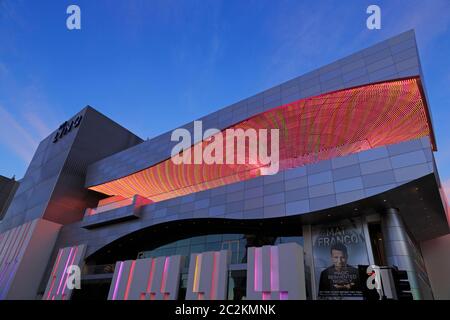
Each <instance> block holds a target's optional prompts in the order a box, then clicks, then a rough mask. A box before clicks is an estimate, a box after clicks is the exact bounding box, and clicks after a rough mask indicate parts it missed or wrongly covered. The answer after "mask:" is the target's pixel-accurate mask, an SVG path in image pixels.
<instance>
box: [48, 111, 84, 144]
mask: <svg viewBox="0 0 450 320" xmlns="http://www.w3.org/2000/svg"><path fill="white" fill-rule="evenodd" d="M81 119H83V116H82V115H79V116H78V117H76V118H75V119H73V120H71V121H66V122H64V123H63V124H62V125H60V126H59V129H58V132H56V135H55V138H54V139H53V143H56V142H58V141H59V140H60V139H61V138H63V137H64V136H65V135H66V134H68V133H69V132H70V131H72V129H74V128H77V127H78V126H79V125H80V123H81Z"/></svg>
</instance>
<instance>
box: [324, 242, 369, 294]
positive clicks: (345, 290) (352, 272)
mask: <svg viewBox="0 0 450 320" xmlns="http://www.w3.org/2000/svg"><path fill="white" fill-rule="evenodd" d="M330 257H331V262H332V263H333V265H331V266H330V267H328V268H326V269H325V270H323V271H322V272H321V274H320V283H319V295H320V296H352V295H360V294H361V287H360V284H359V275H358V269H357V268H355V267H352V266H350V265H348V264H347V260H348V252H347V247H346V246H345V245H344V244H342V243H337V244H335V245H333V246H332V247H331V250H330Z"/></svg>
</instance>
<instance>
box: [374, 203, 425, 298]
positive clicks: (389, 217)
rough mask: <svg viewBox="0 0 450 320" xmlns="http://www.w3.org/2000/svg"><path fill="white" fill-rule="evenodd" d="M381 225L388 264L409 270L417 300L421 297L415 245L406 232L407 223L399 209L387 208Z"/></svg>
mask: <svg viewBox="0 0 450 320" xmlns="http://www.w3.org/2000/svg"><path fill="white" fill-rule="evenodd" d="M381 227H382V232H383V238H384V246H385V251H386V259H387V262H388V264H389V265H390V266H392V265H395V266H397V267H398V268H399V269H400V270H405V271H407V272H408V280H409V283H410V285H411V292H412V294H413V297H414V299H415V300H419V299H421V293H420V287H419V282H418V279H417V270H416V268H415V263H414V257H413V252H414V251H413V249H412V248H411V246H414V245H413V243H412V242H411V240H410V238H409V236H408V234H407V233H406V230H405V225H404V223H403V220H402V217H401V216H400V214H399V211H398V209H395V208H389V209H386V211H385V213H384V215H382V219H381Z"/></svg>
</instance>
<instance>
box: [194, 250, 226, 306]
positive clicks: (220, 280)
mask: <svg viewBox="0 0 450 320" xmlns="http://www.w3.org/2000/svg"><path fill="white" fill-rule="evenodd" d="M229 264H230V251H229V250H222V251H211V252H203V253H193V254H191V259H190V262H189V275H188V285H187V291H186V300H225V299H226V298H227V297H226V294H227V286H228V267H229Z"/></svg>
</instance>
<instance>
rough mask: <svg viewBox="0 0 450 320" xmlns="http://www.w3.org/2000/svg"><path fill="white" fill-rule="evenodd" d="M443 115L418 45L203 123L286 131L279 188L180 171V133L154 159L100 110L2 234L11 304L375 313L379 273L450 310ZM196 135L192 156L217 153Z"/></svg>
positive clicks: (339, 65)
mask: <svg viewBox="0 0 450 320" xmlns="http://www.w3.org/2000/svg"><path fill="white" fill-rule="evenodd" d="M427 101H428V100H427V93H426V90H425V84H424V77H423V74H422V70H421V66H420V60H419V55H418V50H417V46H416V39H415V35H414V32H413V31H408V32H405V33H402V34H400V35H398V36H396V37H393V38H391V39H388V40H386V41H383V42H381V43H379V44H377V45H374V46H372V47H370V48H367V49H364V50H362V51H359V52H357V53H355V54H352V55H350V56H348V57H346V58H343V59H341V60H338V61H336V62H334V63H331V64H329V65H327V66H324V67H322V68H319V69H317V70H314V71H312V72H309V73H307V74H305V75H302V76H299V77H297V78H295V79H292V80H290V81H287V82H285V83H282V84H280V85H278V86H276V87H273V88H271V89H268V90H266V91H264V92H261V93H259V94H257V95H255V96H252V97H250V98H247V99H244V100H242V101H239V102H237V103H235V104H233V105H231V106H229V107H226V108H223V109H220V110H219V111H217V112H214V113H212V114H209V115H207V116H205V117H203V118H201V119H198V120H199V121H201V125H202V127H203V130H206V129H210V128H215V129H218V131H219V133H221V132H222V133H223V132H226V129H230V128H232V129H235V130H237V129H242V130H246V129H249V128H251V129H255V130H264V129H278V130H279V147H280V148H279V163H278V165H279V171H278V172H276V173H274V172H272V173H274V174H268V175H265V174H263V173H264V169H266V167H265V166H264V165H263V164H261V163H260V162H258V161H256V162H254V163H249V162H245V163H238V164H228V163H219V164H218V163H214V164H206V163H191V164H175V163H174V162H173V161H172V159H171V152H172V149H173V147H174V146H175V145H176V144H177V143H178V141H172V139H171V135H172V132H167V133H164V134H161V135H160V136H157V137H155V138H153V139H150V140H146V141H143V140H142V139H140V138H139V137H137V136H136V135H134V134H133V133H131V132H130V131H128V130H127V129H125V128H123V127H121V126H120V125H118V124H117V123H115V122H114V121H112V120H110V119H108V118H107V117H105V116H104V115H102V114H100V113H99V112H98V111H96V110H95V109H93V108H91V107H89V106H88V107H86V108H84V109H83V110H81V111H80V112H79V113H78V114H77V115H75V116H74V117H73V118H71V119H69V120H68V121H66V122H65V123H64V124H62V125H61V126H60V127H59V128H58V129H57V130H55V131H54V132H53V133H52V134H50V135H49V136H48V137H47V138H45V139H44V140H43V141H42V142H41V143H40V144H39V147H38V149H37V150H36V153H35V155H34V157H33V159H32V161H31V163H30V165H29V167H28V170H27V172H26V174H25V176H24V178H23V179H22V181H21V183H20V186H19V188H18V190H17V192H16V194H15V196H14V199H13V201H12V203H11V205H10V206H9V209H8V211H7V212H6V214H5V217H4V219H3V220H2V222H1V223H0V299H45V300H55V299H63V300H66V299H110V300H128V299H138V300H153V299H166V300H169V299H188V300H210V299H229V300H240V299H256V300H259V299H262V300H268V299H281V300H283V299H361V292H362V290H363V288H362V286H363V285H365V284H364V283H362V282H361V281H360V280H361V279H360V278H359V274H358V269H357V268H358V266H359V265H362V266H365V265H374V264H375V265H381V266H394V265H395V266H397V267H398V268H399V269H402V270H406V271H407V273H408V279H409V282H410V284H411V291H412V294H413V296H414V298H415V299H445V298H450V297H449V296H448V292H449V291H450V283H449V279H448V277H447V275H446V270H448V269H449V268H450V251H449V248H450V235H449V233H450V230H449V220H448V206H447V202H446V198H445V195H444V193H443V190H442V187H441V184H440V180H439V176H438V173H437V170H436V165H435V162H434V157H433V152H435V151H437V143H436V139H435V137H434V133H433V126H432V118H431V113H430V110H429V106H428V104H427ZM197 124H198V123H197ZM194 127H195V124H194V122H192V123H188V124H186V125H185V126H183V128H185V129H186V130H187V131H188V132H190V133H191V135H192V136H193V141H192V145H191V146H189V148H186V149H185V150H184V151H183V155H185V154H189V152H190V151H192V152H194V151H195V148H196V147H197V146H200V147H202V148H207V147H208V146H209V145H211V143H212V142H211V141H212V139H204V140H203V141H202V138H203V137H202V136H201V135H200V136H199V135H198V134H196V133H195V132H194ZM219 133H217V131H216V133H215V134H219ZM214 140H215V139H214ZM273 141H274V140H270V139H269V144H272V143H273ZM246 151H248V150H247V149H246ZM247 154H248V156H246V160H248V159H249V158H250V153H249V152H248V153H247ZM232 156H233V157H234V156H235V155H234V154H233V155H232ZM73 266H78V267H79V268H80V270H81V289H76V288H73V286H70V285H69V282H70V283H71V281H72V279H74V278H73V275H75V276H76V275H77V270H76V268H73Z"/></svg>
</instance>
